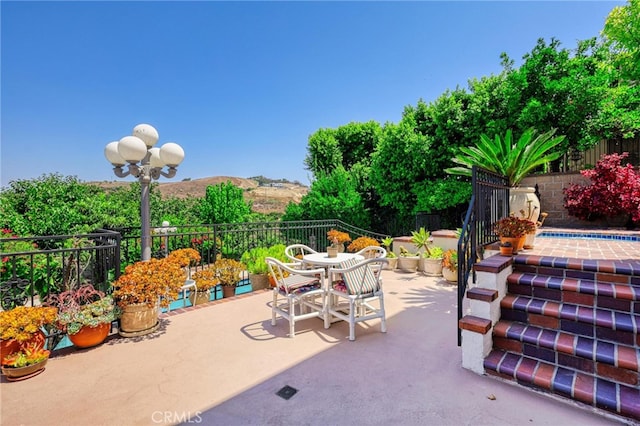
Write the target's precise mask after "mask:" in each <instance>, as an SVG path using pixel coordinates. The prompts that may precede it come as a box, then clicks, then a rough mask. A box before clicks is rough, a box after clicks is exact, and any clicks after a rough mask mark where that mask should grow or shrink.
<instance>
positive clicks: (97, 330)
mask: <svg viewBox="0 0 640 426" xmlns="http://www.w3.org/2000/svg"><path fill="white" fill-rule="evenodd" d="M109 330H111V323H106V322H105V323H102V324H98V325H97V326H95V327H89V326H88V325H85V326H83V327H82V328H80V330H79V331H78V332H77V333H76V334H69V340H71V343H73V344H74V345H75V346H77V347H79V348H90V347H92V346H96V345H99V344H100V343H102V342H104V341H105V339H106V338H107V336H108V335H109Z"/></svg>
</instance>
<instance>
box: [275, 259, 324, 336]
mask: <svg viewBox="0 0 640 426" xmlns="http://www.w3.org/2000/svg"><path fill="white" fill-rule="evenodd" d="M265 260H266V262H267V265H268V266H269V273H270V274H271V275H272V277H273V279H274V280H275V282H276V286H275V287H274V288H273V304H272V306H271V325H276V318H277V316H278V315H280V316H281V317H282V318H284V319H286V320H287V321H289V337H294V336H295V324H296V322H297V321H300V320H304V319H308V318H315V317H319V318H322V319H323V320H324V326H325V328H329V315H328V313H327V311H326V309H325V306H326V300H327V293H326V291H325V286H324V283H325V278H326V271H325V269H324V268H319V269H296V267H297V263H289V264H285V263H282V262H280V261H279V260H277V259H274V258H272V257H267V258H266V259H265ZM318 299H319V300H318Z"/></svg>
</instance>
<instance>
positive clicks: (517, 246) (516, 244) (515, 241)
mask: <svg viewBox="0 0 640 426" xmlns="http://www.w3.org/2000/svg"><path fill="white" fill-rule="evenodd" d="M525 238H526V237H525V236H524V235H523V236H521V237H517V238H511V237H500V242H501V243H504V242H507V241H508V242H510V243H511V246H512V247H513V254H518V252H519V251H520V250H522V248H523V247H524V241H525Z"/></svg>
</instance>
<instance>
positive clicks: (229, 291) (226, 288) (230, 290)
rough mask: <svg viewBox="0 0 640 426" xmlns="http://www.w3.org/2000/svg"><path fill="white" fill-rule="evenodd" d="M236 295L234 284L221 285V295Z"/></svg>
mask: <svg viewBox="0 0 640 426" xmlns="http://www.w3.org/2000/svg"><path fill="white" fill-rule="evenodd" d="M235 295H236V286H234V285H223V286H222V296H223V297H233V296H235Z"/></svg>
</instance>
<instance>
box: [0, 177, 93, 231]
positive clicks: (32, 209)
mask: <svg viewBox="0 0 640 426" xmlns="http://www.w3.org/2000/svg"><path fill="white" fill-rule="evenodd" d="M97 194H99V191H98V190H97V189H96V188H92V187H90V186H87V185H85V184H83V183H81V182H80V181H79V180H78V179H77V178H76V177H71V176H69V177H63V176H62V175H60V174H45V175H42V176H40V177H39V178H37V179H31V180H16V181H11V182H10V183H9V187H8V188H7V189H3V191H2V194H1V196H0V197H1V198H0V199H1V201H2V203H1V204H2V211H1V213H2V215H1V217H0V221H1V224H0V226H2V228H8V229H11V230H13V231H14V232H15V233H17V234H19V235H66V234H73V233H83V232H87V231H93V230H94V229H95V228H96V227H99V226H100V225H101V224H100V223H99V221H98V220H97V219H96V217H95V216H94V215H91V216H87V215H86V214H83V211H82V209H81V208H79V207H80V206H81V205H82V204H84V203H86V202H87V200H89V199H92V198H94V197H96V196H97Z"/></svg>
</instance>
